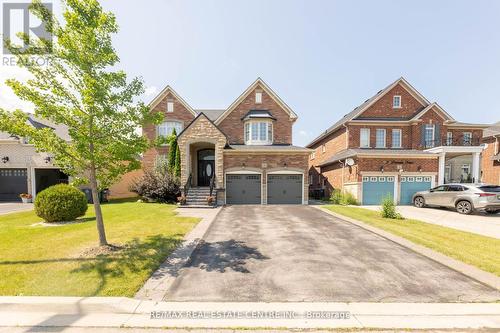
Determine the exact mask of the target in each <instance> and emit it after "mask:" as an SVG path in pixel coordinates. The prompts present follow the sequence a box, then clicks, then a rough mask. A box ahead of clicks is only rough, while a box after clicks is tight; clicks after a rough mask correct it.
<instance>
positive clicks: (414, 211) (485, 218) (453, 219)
mask: <svg viewBox="0 0 500 333" xmlns="http://www.w3.org/2000/svg"><path fill="white" fill-rule="evenodd" d="M363 208H368V209H372V210H380V206H363ZM397 210H398V211H399V212H400V213H401V214H402V215H403V216H404V217H406V218H409V219H415V220H420V221H424V222H427V223H432V224H438V225H442V226H445V227H450V228H454V229H458V230H462V231H467V232H473V233H476V234H479V235H483V236H488V237H494V238H500V214H495V215H491V214H486V213H480V212H478V213H474V214H472V215H463V214H459V213H457V212H455V211H453V210H451V209H446V208H429V207H425V208H417V207H413V206H398V207H397Z"/></svg>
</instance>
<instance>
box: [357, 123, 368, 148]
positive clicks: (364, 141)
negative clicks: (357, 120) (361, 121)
mask: <svg viewBox="0 0 500 333" xmlns="http://www.w3.org/2000/svg"><path fill="white" fill-rule="evenodd" d="M359 146H360V147H361V148H370V129H369V128H362V129H361V130H360V132H359Z"/></svg>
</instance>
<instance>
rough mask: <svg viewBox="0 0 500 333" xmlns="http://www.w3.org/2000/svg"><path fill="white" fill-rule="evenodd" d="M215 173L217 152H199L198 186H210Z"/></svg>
mask: <svg viewBox="0 0 500 333" xmlns="http://www.w3.org/2000/svg"><path fill="white" fill-rule="evenodd" d="M214 173H215V151H214V150H213V149H202V150H199V151H198V186H209V185H210V179H211V178H212V176H213V175H214Z"/></svg>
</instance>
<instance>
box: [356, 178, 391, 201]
mask: <svg viewBox="0 0 500 333" xmlns="http://www.w3.org/2000/svg"><path fill="white" fill-rule="evenodd" d="M388 196H390V197H392V198H393V197H394V177H393V176H364V177H363V205H380V204H381V203H382V200H384V198H386V197H388Z"/></svg>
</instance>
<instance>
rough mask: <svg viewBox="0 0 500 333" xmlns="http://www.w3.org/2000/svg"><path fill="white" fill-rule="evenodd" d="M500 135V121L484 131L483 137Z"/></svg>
mask: <svg viewBox="0 0 500 333" xmlns="http://www.w3.org/2000/svg"><path fill="white" fill-rule="evenodd" d="M499 135H500V121H499V122H497V123H495V124H493V126H491V127H488V128H487V129H485V130H484V131H483V138H487V137H490V136H499Z"/></svg>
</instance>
